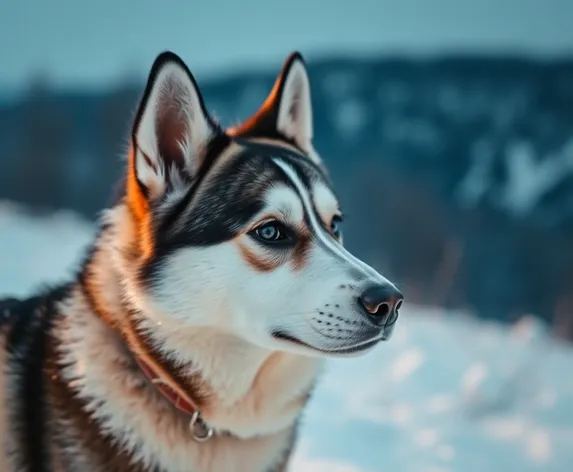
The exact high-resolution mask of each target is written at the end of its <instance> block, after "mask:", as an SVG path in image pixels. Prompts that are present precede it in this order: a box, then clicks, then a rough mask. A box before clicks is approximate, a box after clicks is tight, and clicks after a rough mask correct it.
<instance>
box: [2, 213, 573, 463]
mask: <svg viewBox="0 0 573 472" xmlns="http://www.w3.org/2000/svg"><path fill="white" fill-rule="evenodd" d="M92 235H93V226H92V225H91V224H89V223H87V222H85V221H83V220H82V219H80V218H78V217H77V216H75V215H73V214H70V213H59V214H57V215H52V216H46V217H39V216H36V217H31V216H29V215H28V216H26V215H24V214H23V213H20V212H19V210H18V208H17V207H16V206H13V205H10V204H5V203H3V204H0V296H2V295H5V294H9V293H12V294H14V293H16V294H19V295H24V294H26V293H29V292H30V290H32V289H33V287H35V286H37V285H38V284H40V283H43V282H48V281H56V280H61V279H63V278H64V277H66V275H69V274H71V273H72V270H73V267H74V264H75V263H77V261H78V260H79V259H80V258H81V256H82V255H83V252H82V250H83V248H85V246H86V245H87V244H88V243H89V241H90V238H91V237H92ZM572 463H573V348H572V347H571V346H569V345H564V344H561V343H559V342H557V341H554V340H553V339H551V338H550V337H549V336H548V334H547V332H546V329H545V326H544V325H543V324H542V323H540V322H539V320H537V319H535V318H527V319H523V320H522V321H521V322H520V323H518V324H517V325H515V326H513V327H511V328H510V327H506V326H502V325H500V324H496V323H490V322H483V321H479V320H477V319H475V318H472V317H470V316H468V315H467V314H465V313H460V312H445V311H441V310H430V309H427V308H420V307H416V306H406V307H405V308H404V310H403V313H402V316H401V319H400V320H399V323H398V326H397V329H396V331H395V335H394V337H393V338H392V340H391V341H390V342H388V343H386V344H383V345H381V346H379V347H378V348H377V349H376V350H374V351H373V352H371V353H369V354H368V355H366V356H363V357H359V358H354V359H348V360H337V361H332V362H330V363H329V364H328V369H327V371H326V374H325V376H324V378H323V379H322V382H321V383H320V386H319V388H318V389H317V391H316V394H315V395H314V397H313V399H312V401H311V404H310V406H309V408H308V410H307V412H306V415H305V417H304V421H303V427H302V431H301V437H300V442H299V445H298V448H297V451H296V455H295V457H294V460H293V463H292V466H291V470H292V471H294V472H379V471H380V472H383V471H392V472H483V471H485V470H487V471H490V472H510V471H520V472H530V471H531V472H534V471H535V472H537V471H543V472H565V471H569V470H570V469H571V464H572Z"/></svg>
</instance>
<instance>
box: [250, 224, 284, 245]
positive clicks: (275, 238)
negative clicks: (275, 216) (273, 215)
mask: <svg viewBox="0 0 573 472" xmlns="http://www.w3.org/2000/svg"><path fill="white" fill-rule="evenodd" d="M253 233H254V236H255V237H256V238H257V239H259V240H260V241H262V242H264V243H277V242H285V241H288V240H290V236H289V234H288V230H287V229H286V228H285V227H284V225H282V224H281V223H279V222H278V221H270V222H268V223H265V224H263V225H261V226H259V227H258V228H256V229H255V230H254V231H253Z"/></svg>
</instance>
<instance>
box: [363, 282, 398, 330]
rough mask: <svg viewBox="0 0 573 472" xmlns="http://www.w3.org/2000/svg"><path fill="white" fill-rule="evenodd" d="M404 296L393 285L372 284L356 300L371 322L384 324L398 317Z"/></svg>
mask: <svg viewBox="0 0 573 472" xmlns="http://www.w3.org/2000/svg"><path fill="white" fill-rule="evenodd" d="M403 300H404V296H403V295H402V293H401V292H400V291H399V290H398V289H397V288H396V287H394V286H393V285H390V284H388V285H373V286H371V287H368V288H367V289H366V290H365V291H364V293H363V294H362V295H360V297H358V301H359V302H360V305H361V306H362V308H363V309H364V310H365V315H366V317H367V318H368V320H369V321H370V322H371V323H374V324H375V325H377V326H386V325H388V324H391V323H393V322H394V321H395V320H396V318H397V317H398V310H399V309H400V307H401V306H402V302H403Z"/></svg>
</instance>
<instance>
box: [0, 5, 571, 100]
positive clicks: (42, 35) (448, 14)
mask: <svg viewBox="0 0 573 472" xmlns="http://www.w3.org/2000/svg"><path fill="white" fill-rule="evenodd" d="M572 19H573V2H572V1H570V0H480V1H471V2H470V1H467V0H400V1H399V0H394V1H390V0H353V1H350V0H328V1H326V0H288V1H287V2H273V3H272V4H271V2H270V1H268V0H243V1H241V2H237V1H232V0H230V1H221V0H186V1H174V0H173V1H171V0H137V1H135V0H97V1H91V2H84V1H77V0H49V1H47V0H27V1H25V0H21V1H18V0H5V1H3V2H2V6H1V7H0V44H2V48H1V51H0V57H1V59H2V69H1V72H0V87H3V88H4V89H7V88H8V89H19V88H21V87H22V86H23V84H25V83H26V81H27V80H28V78H29V76H30V74H33V73H37V72H40V71H42V72H44V73H47V74H48V75H49V77H50V79H51V80H52V81H53V82H54V83H55V84H57V85H70V84H72V85H73V84H76V85H90V84H95V85H97V84H101V83H102V82H105V81H109V80H113V79H114V78H117V77H118V76H121V75H125V74H128V73H135V74H141V75H143V74H145V73H146V72H147V70H148V68H149V66H150V64H151V62H152V61H153V58H154V56H155V55H156V54H157V53H158V52H159V51H160V50H162V49H167V48H168V49H172V50H174V51H175V52H177V53H179V54H180V55H182V56H183V57H184V59H185V60H186V61H187V62H188V63H189V65H190V66H191V68H192V70H193V71H194V72H195V73H196V74H197V75H200V74H202V75H210V74H217V73H220V72H222V71H225V70H231V69H233V68H237V67H242V66H252V65H255V66H264V65H271V66H278V64H280V63H281V62H282V60H283V58H284V56H285V55H286V54H287V53H288V52H289V51H290V50H292V49H300V50H302V51H303V52H304V53H305V55H306V56H308V57H309V58H310V59H312V57H313V56H316V55H318V54H319V53H321V52H325V51H339V52H350V53H355V54H356V53H361V54H368V53H378V52H381V51H382V52H387V53H389V54H392V53H396V52H406V53H410V54H434V53H440V52H444V51H448V50H458V51H459V50H478V51H494V52H504V51H518V52H527V53H535V54H564V53H573V27H572Z"/></svg>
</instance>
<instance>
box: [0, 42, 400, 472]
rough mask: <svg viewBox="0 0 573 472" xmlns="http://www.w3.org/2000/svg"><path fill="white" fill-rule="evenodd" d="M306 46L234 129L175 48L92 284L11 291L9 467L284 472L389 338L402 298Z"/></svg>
mask: <svg viewBox="0 0 573 472" xmlns="http://www.w3.org/2000/svg"><path fill="white" fill-rule="evenodd" d="M312 138H313V121H312V107H311V96H310V85H309V79H308V75H307V72H306V67H305V64H304V61H303V58H302V56H301V55H300V54H299V53H293V54H291V55H290V56H289V57H288V59H287V60H286V62H285V64H284V66H283V69H282V72H281V74H280V75H279V77H278V79H277V80H276V82H275V85H274V87H273V89H272V91H271V93H270V95H269V97H268V98H267V100H266V101H265V102H264V104H263V105H262V107H261V108H260V110H259V111H258V112H257V113H256V114H255V115H254V116H253V117H252V118H250V119H249V120H248V121H246V122H245V123H244V124H243V125H241V126H237V127H235V128H232V129H223V128H221V127H220V126H219V125H218V124H217V123H216V122H215V120H214V119H213V118H212V117H211V116H210V115H209V114H208V112H207V110H206V108H205V104H204V102H203V99H202V98H201V95H200V92H199V88H198V86H197V83H196V81H195V79H194V78H193V76H192V75H191V73H190V72H189V69H188V68H187V67H186V65H185V64H184V63H183V61H182V60H181V59H180V58H179V57H178V56H176V55H175V54H173V53H171V52H164V53H162V54H160V55H159V56H158V57H157V59H156V61H155V63H154V65H153V67H152V69H151V72H150V75H149V79H148V83H147V86H146V89H145V92H144V94H143V97H142V99H141V102H140V105H139V108H138V111H137V114H136V115H135V120H134V125H133V131H132V135H131V140H130V146H129V151H128V160H127V165H126V175H125V186H124V190H123V191H122V193H121V198H119V199H118V201H117V203H116V204H115V205H114V206H113V207H112V208H110V209H108V210H106V211H105V212H104V214H103V215H102V218H101V223H100V226H99V231H98V235H97V237H96V239H95V242H94V244H93V247H92V248H91V250H90V252H89V255H88V256H87V258H86V259H85V262H84V264H83V265H82V267H81V270H80V271H79V272H78V275H77V277H76V278H75V279H74V280H73V281H71V282H70V283H69V284H66V285H63V286H60V287H55V288H52V289H50V290H46V291H44V292H42V293H38V294H37V295H35V296H34V297H32V298H29V299H26V300H17V299H6V300H3V301H1V302H0V321H1V322H0V363H1V366H2V370H0V470H1V471H14V472H16V471H17V472H32V471H33V472H40V471H53V472H61V471H82V472H92V471H94V472H95V471H101V472H104V471H105V472H113V471H117V472H128V471H129V472H144V471H157V472H159V471H163V472H175V471H185V472H207V471H210V472H230V471H237V472H271V471H284V470H286V468H287V464H288V458H289V455H290V453H291V451H292V449H293V444H294V441H295V437H296V431H297V423H298V419H299V418H300V416H301V412H302V411H303V409H304V407H305V404H306V403H307V401H308V399H309V396H310V394H311V391H312V389H313V386H314V385H315V382H316V379H317V376H318V375H319V373H320V370H321V365H322V363H323V362H324V359H325V358H328V357H345V356H350V355H356V354H358V353H364V352H366V351H368V350H370V349H372V348H373V347H374V346H375V345H376V344H377V343H378V342H379V341H382V340H386V339H388V338H389V336H390V334H391V331H392V327H393V324H394V323H395V321H396V319H397V316H398V309H399V308H400V305H401V304H402V295H401V294H400V292H399V291H398V289H397V288H396V287H395V286H394V285H393V284H392V283H391V282H389V281H388V280H387V279H385V278H384V277H383V276H381V275H380V274H379V273H377V272H376V271H375V270H373V269H372V268H371V267H369V266H368V265H366V264H365V263H364V262H362V261H360V260H358V259H357V258H355V257H354V256H352V255H351V254H350V253H349V252H348V251H347V250H345V249H344V248H343V245H342V232H341V224H342V213H341V210H340V207H339V203H338V200H337V198H336V196H335V193H334V191H333V189H332V186H331V183H330V181H329V178H328V176H327V173H326V171H325V168H324V166H323V163H322V161H321V159H320V157H319V156H318V154H317V153H316V151H315V149H314V148H313V144H312Z"/></svg>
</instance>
